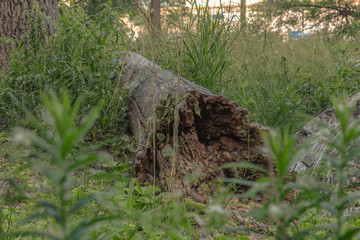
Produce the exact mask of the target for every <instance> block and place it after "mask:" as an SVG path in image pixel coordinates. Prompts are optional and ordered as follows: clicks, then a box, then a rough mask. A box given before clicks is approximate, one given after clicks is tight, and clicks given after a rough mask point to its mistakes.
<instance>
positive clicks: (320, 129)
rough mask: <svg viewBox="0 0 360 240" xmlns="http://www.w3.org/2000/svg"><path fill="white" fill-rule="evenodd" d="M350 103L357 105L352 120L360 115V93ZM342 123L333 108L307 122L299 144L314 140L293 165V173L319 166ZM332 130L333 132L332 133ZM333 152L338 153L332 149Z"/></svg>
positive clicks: (299, 136) (301, 132) (298, 140)
mask: <svg viewBox="0 0 360 240" xmlns="http://www.w3.org/2000/svg"><path fill="white" fill-rule="evenodd" d="M348 102H349V104H353V105H354V106H355V110H354V113H353V119H352V122H353V121H354V120H355V119H358V118H359V116H360V93H358V94H356V95H354V96H353V97H351V98H350V99H349V100H348ZM339 127H340V123H339V121H338V119H337V117H336V114H335V112H334V109H333V108H329V109H327V110H325V111H323V112H322V113H321V114H320V115H318V116H317V117H316V118H314V119H313V120H311V121H310V122H309V123H307V124H306V125H305V126H304V127H303V129H302V130H301V131H300V132H299V135H298V138H297V144H301V143H303V142H304V141H305V140H307V139H309V138H312V142H311V143H310V144H309V145H308V146H307V151H306V153H305V154H304V155H303V156H302V157H301V158H300V159H299V160H298V162H297V163H296V164H295V165H294V166H293V167H292V169H291V172H292V173H300V172H303V171H304V170H307V169H311V168H315V167H317V166H318V165H319V164H320V162H321V160H323V156H324V154H325V153H326V152H327V151H329V150H330V149H329V147H328V142H330V141H331V139H332V137H333V136H334V133H337V132H339ZM331 131H332V132H333V133H331ZM331 152H332V154H335V155H336V153H335V152H334V150H331Z"/></svg>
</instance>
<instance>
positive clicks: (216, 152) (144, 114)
mask: <svg viewBox="0 0 360 240" xmlns="http://www.w3.org/2000/svg"><path fill="white" fill-rule="evenodd" d="M123 60H124V61H125V62H126V69H127V74H128V77H125V79H129V84H130V89H135V90H134V92H133V93H132V94H131V95H132V97H131V100H130V112H129V118H130V125H131V130H132V132H133V133H134V134H135V135H137V136H138V137H139V145H138V148H137V151H136V156H135V176H136V178H137V179H138V180H139V181H140V182H142V183H144V182H146V181H150V182H152V181H153V177H154V175H155V177H156V179H157V181H159V183H160V184H161V185H162V186H164V187H167V188H169V187H170V185H171V184H172V183H173V184H175V185H176V189H178V190H181V191H182V192H183V194H184V195H185V196H192V198H194V199H195V200H197V201H200V202H206V197H205V196H206V193H213V192H214V191H215V189H216V187H217V181H218V180H219V178H235V177H240V178H242V179H246V180H256V179H257V178H258V177H260V176H262V175H261V174H260V173H258V172H254V171H249V170H241V171H235V170H234V169H218V167H219V166H221V165H223V164H225V163H233V162H237V163H242V162H251V163H253V164H256V165H258V166H261V167H264V168H266V169H267V168H268V167H269V160H268V158H267V157H265V156H264V155H263V154H261V153H260V149H259V147H260V146H261V145H262V137H261V134H260V129H263V127H261V126H260V125H259V124H257V123H253V122H250V120H249V118H248V114H247V110H246V109H244V108H242V107H239V106H237V105H236V104H235V103H234V102H232V101H230V100H228V99H226V98H224V97H222V96H217V95H214V94H212V93H211V92H210V91H209V90H207V89H205V88H203V87H201V86H198V85H196V84H193V83H191V82H189V81H187V80H186V79H184V78H181V81H180V93H181V94H180V95H181V96H182V97H181V100H180V101H179V117H180V118H179V119H180V120H179V127H178V131H179V134H178V142H177V145H178V148H177V149H178V156H177V159H176V162H175V168H174V169H175V174H172V169H171V168H172V158H171V154H169V152H168V150H169V149H170V148H169V146H172V145H173V142H172V136H173V126H174V123H173V117H171V114H173V110H174V101H171V99H172V98H171V95H169V94H172V95H175V93H176V87H177V76H174V75H173V74H172V73H170V72H168V71H165V70H162V69H161V68H160V67H159V66H157V65H155V72H154V82H155V84H154V85H155V89H156V90H155V98H156V104H157V110H156V115H157V124H156V126H157V127H156V135H157V136H159V135H161V136H166V139H165V140H164V139H162V140H161V139H160V138H157V139H156V149H153V148H152V147H151V146H152V144H147V142H148V141H149V139H150V143H151V139H152V138H151V137H150V138H149V135H151V132H152V131H151V130H150V129H151V128H150V127H149V126H150V125H151V124H149V122H151V121H149V118H151V117H152V116H153V115H154V114H153V110H152V96H153V93H152V91H153V90H152V89H153V87H152V76H153V71H152V64H153V63H152V62H150V61H149V60H147V59H146V58H144V57H142V56H140V55H138V54H135V53H128V54H126V55H125V56H124V58H123ZM167 109H169V111H167ZM159 113H163V114H159ZM166 114H168V115H166ZM169 116H170V117H169ZM147 145H148V146H147ZM153 151H155V155H156V159H155V161H154V159H153V157H152V156H153ZM170 152H171V149H170ZM154 162H155V169H156V172H155V174H154V170H153V169H154ZM171 182H172V183H171Z"/></svg>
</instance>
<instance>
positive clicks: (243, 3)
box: [240, 0, 246, 23]
mask: <svg viewBox="0 0 360 240" xmlns="http://www.w3.org/2000/svg"><path fill="white" fill-rule="evenodd" d="M240 21H241V23H245V21H246V0H241V12H240Z"/></svg>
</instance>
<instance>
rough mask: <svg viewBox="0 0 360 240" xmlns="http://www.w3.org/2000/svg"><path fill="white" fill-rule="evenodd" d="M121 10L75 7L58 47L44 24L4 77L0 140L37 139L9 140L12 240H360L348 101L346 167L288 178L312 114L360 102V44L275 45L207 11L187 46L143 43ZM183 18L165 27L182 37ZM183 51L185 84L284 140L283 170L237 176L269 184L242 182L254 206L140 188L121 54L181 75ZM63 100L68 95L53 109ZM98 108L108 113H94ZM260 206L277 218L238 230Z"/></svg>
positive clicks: (269, 144)
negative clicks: (357, 98)
mask: <svg viewBox="0 0 360 240" xmlns="http://www.w3.org/2000/svg"><path fill="white" fill-rule="evenodd" d="M110 6H111V4H110V5H106V4H104V5H102V11H101V12H100V13H99V14H100V15H97V16H91V17H89V16H87V15H86V14H85V12H84V11H83V10H82V9H81V8H77V7H74V6H71V7H67V6H63V7H62V8H61V16H60V20H59V23H58V25H57V34H55V35H53V36H47V37H46V40H44V39H43V38H41V37H40V36H43V32H42V29H41V28H42V26H41V18H42V17H41V14H39V15H38V16H37V17H36V18H35V19H33V21H32V27H31V29H30V32H29V34H28V35H26V37H25V38H24V39H23V40H22V41H20V42H19V45H18V50H17V51H15V50H14V51H13V53H12V56H11V64H10V67H9V70H8V71H6V72H2V73H1V75H0V76H1V81H0V100H1V101H0V114H1V116H0V131H2V130H1V129H2V121H3V119H5V122H6V123H7V127H10V126H15V125H20V126H22V127H29V128H30V130H24V128H22V129H21V130H20V131H18V132H17V134H15V135H13V136H10V135H9V134H8V132H7V133H6V134H5V133H3V132H0V167H1V171H0V177H1V178H0V236H1V239H14V238H19V237H22V238H25V239H26V238H27V239H31V238H40V237H41V238H44V239H81V238H85V239H203V238H205V237H209V238H215V239H250V238H251V237H253V236H256V235H253V234H259V231H257V230H256V229H253V225H252V224H253V223H261V224H265V226H266V228H267V229H268V231H266V232H260V234H262V235H261V236H262V237H264V238H270V239H271V238H273V239H304V238H306V239H352V238H354V239H356V238H359V231H358V229H359V226H360V223H359V216H357V215H356V214H357V213H356V212H351V209H353V207H356V206H358V204H359V203H358V199H359V191H357V190H356V188H353V189H351V188H350V187H349V186H346V187H345V183H346V181H347V180H348V179H347V175H346V167H347V166H348V164H349V162H350V161H352V160H354V158H355V159H356V158H358V152H359V151H358V150H357V149H355V151H353V150H354V149H351V148H350V147H351V146H356V140H357V138H358V136H359V134H360V132H359V121H356V122H355V123H354V124H352V123H350V119H351V113H352V112H351V111H352V109H351V108H348V107H347V105H346V104H345V103H344V102H342V101H336V102H333V105H334V106H335V110H336V114H337V116H338V119H339V120H340V132H339V133H336V134H335V135H334V138H333V141H331V142H329V146H330V148H331V149H333V150H334V151H337V152H338V153H339V154H338V155H331V154H329V155H328V156H327V157H326V158H324V159H323V160H324V161H325V162H329V163H331V165H330V166H328V168H327V171H328V172H331V173H333V178H332V182H330V183H324V182H320V180H319V179H316V178H315V177H309V176H308V177H306V178H299V179H300V180H299V181H291V180H290V179H289V177H288V176H289V169H290V167H291V166H292V164H293V163H294V162H295V161H296V160H297V158H298V156H299V155H301V154H302V153H303V152H304V151H305V150H304V148H301V147H297V146H295V137H294V136H293V135H292V133H293V132H294V131H296V130H297V129H298V128H299V127H301V126H302V123H301V120H302V119H303V117H302V115H303V114H309V115H316V114H318V113H319V112H321V111H322V110H324V109H325V108H327V107H330V106H331V103H332V102H331V101H330V99H331V96H333V95H339V94H340V93H341V92H342V91H347V92H348V93H350V94H351V95H352V94H354V93H356V92H358V89H359V86H358V85H359V79H360V65H359V63H358V59H359V53H358V52H357V51H358V50H356V45H354V44H353V43H351V42H344V41H334V42H328V41H327V40H326V39H323V37H322V36H321V35H320V34H316V35H314V36H312V37H310V38H307V39H298V40H294V39H290V40H288V41H285V42H284V41H283V40H282V39H280V37H279V36H278V35H277V34H276V33H267V32H265V33H264V32H263V33H259V32H256V31H254V28H253V26H246V27H244V26H241V25H236V24H235V25H231V24H230V23H229V22H226V21H223V20H221V19H217V18H215V19H214V18H213V16H211V15H210V14H209V13H208V12H207V11H206V9H205V11H204V9H201V8H199V7H197V6H196V5H193V6H194V7H193V8H192V10H193V11H194V13H195V16H196V17H192V15H191V16H187V13H184V15H185V17H186V16H187V17H188V19H189V22H188V25H187V26H186V28H185V29H184V31H183V34H184V36H183V38H180V37H179V36H178V35H177V34H171V33H169V32H170V31H168V29H165V30H163V32H164V33H162V34H161V35H160V36H153V35H151V36H150V34H149V33H147V32H146V31H144V32H143V33H141V34H140V37H139V38H138V39H132V38H127V37H126V36H127V35H126V32H125V31H124V30H123V26H122V25H121V23H119V22H115V23H114V16H117V15H116V14H115V13H114V12H112V11H114V9H112V8H111V7H110ZM176 14H178V13H174V15H176ZM177 17H178V15H176V16H173V17H170V18H169V19H168V22H167V25H166V26H167V27H168V28H174V26H177V27H178V26H179V24H177V23H176V22H175V21H176V20H178V18H177ZM180 39H184V40H183V41H184V46H185V52H184V56H185V57H184V60H183V63H182V64H183V69H184V76H185V77H187V78H189V79H190V80H192V81H194V82H196V83H198V84H201V85H203V86H205V87H207V88H209V89H210V90H212V91H213V92H215V93H217V94H222V95H225V96H226V97H229V98H230V99H232V100H234V101H236V102H237V103H238V104H239V105H241V106H244V107H246V108H248V109H249V111H250V112H251V115H252V118H253V119H255V120H257V121H258V122H260V123H262V124H264V125H266V126H270V127H281V129H282V130H278V131H274V132H270V134H269V135H265V136H264V139H265V140H266V141H265V142H266V149H267V153H268V154H269V156H271V159H272V162H273V166H274V171H272V170H271V169H270V170H269V169H259V167H254V166H252V165H251V164H247V165H241V166H237V167H239V168H244V167H245V168H249V169H250V170H251V171H262V172H267V173H268V174H269V176H268V177H265V178H262V179H260V180H258V181H257V182H250V181H246V179H235V180H233V181H232V182H234V183H236V182H238V183H239V184H247V185H248V186H249V187H250V190H249V191H248V192H246V193H243V194H241V195H237V194H235V193H234V192H232V190H231V188H229V186H227V185H226V184H219V189H218V192H217V193H216V194H215V195H214V196H209V198H210V200H209V201H208V203H207V204H201V203H197V202H194V201H193V200H191V199H184V198H183V196H182V195H181V193H177V192H175V193H173V192H166V191H164V189H162V188H161V187H160V186H155V188H154V187H153V186H150V185H145V186H142V185H140V184H139V182H138V181H137V180H136V179H134V178H132V171H133V169H132V168H133V165H132V164H133V163H132V160H133V154H134V143H133V142H132V139H130V138H129V137H127V136H126V135H122V136H121V137H114V136H116V135H120V133H122V131H123V130H124V128H126V110H127V109H126V104H125V100H126V90H125V94H124V93H123V92H122V91H123V89H121V87H120V88H119V89H118V88H116V87H115V86H116V84H117V79H118V75H119V74H120V72H121V68H122V62H121V60H120V57H121V54H122V52H123V51H124V50H127V49H130V50H135V51H137V52H141V53H142V54H143V55H145V56H146V57H148V58H150V56H152V49H153V48H156V55H155V59H156V62H157V63H159V64H160V65H161V66H162V67H163V68H165V69H169V70H173V71H174V72H176V69H177V60H176V56H177V55H178V51H179V44H180ZM50 91H53V92H55V93H56V94H53V95H51V97H50V98H46V97H45V98H44V97H42V96H44V95H46V94H47V93H48V92H50ZM67 93H68V95H67ZM55 95H59V96H60V98H58V97H56V96H55ZM44 99H45V100H44ZM113 100H114V101H113ZM99 103H102V104H103V105H104V107H103V108H101V109H100V108H96V110H94V111H91V109H93V107H94V106H96V105H98V104H99ZM44 106H45V107H44ZM30 112H31V114H30ZM89 112H91V113H90V114H88V113H89ZM96 117H98V118H96ZM95 119H98V120H96V121H95ZM284 126H287V127H284ZM105 138H111V139H110V140H104V139H105ZM14 140H18V141H21V142H22V143H25V146H19V145H15V144H14V143H13V141H14ZM93 140H96V141H93ZM98 140H101V141H98ZM90 143H95V146H94V144H90ZM305 149H306V148H305ZM109 153H110V154H109ZM275 173H276V174H275ZM355 187H356V186H355ZM154 191H155V193H154ZM154 196H155V197H154ZM259 196H261V198H262V200H263V201H265V203H264V202H263V203H264V205H263V206H262V207H261V208H258V209H253V210H251V211H250V212H249V213H248V214H247V215H245V216H242V217H243V220H244V219H245V220H244V221H243V222H234V221H233V218H231V217H233V216H234V215H235V214H236V210H231V209H234V208H233V207H234V205H236V207H239V206H242V205H243V204H246V203H247V202H248V201H255V202H256V201H258V200H259ZM234 199H236V201H235V202H236V204H233V203H232V202H233V201H234ZM34 208H35V209H36V211H33V209H34ZM244 222H245V224H244ZM250 223H251V224H250Z"/></svg>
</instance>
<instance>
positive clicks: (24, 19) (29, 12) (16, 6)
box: [0, 0, 59, 69]
mask: <svg viewBox="0 0 360 240" xmlns="http://www.w3.org/2000/svg"><path fill="white" fill-rule="evenodd" d="M36 2H38V3H39V6H40V9H41V12H42V14H43V16H44V19H45V21H43V22H42V24H43V26H44V28H45V29H46V31H47V33H48V34H51V33H53V32H54V31H55V28H54V22H55V21H56V20H57V19H58V17H59V10H58V5H57V0H37V1H36ZM34 3H35V0H1V1H0V69H1V68H2V67H4V66H6V65H7V64H8V58H9V56H10V51H11V48H12V47H13V46H15V45H16V41H18V40H20V39H21V37H22V35H23V34H24V33H25V32H26V31H28V30H29V28H30V21H29V20H30V18H31V16H33V15H34ZM5 38H6V39H5ZM1 39H2V41H1Z"/></svg>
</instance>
